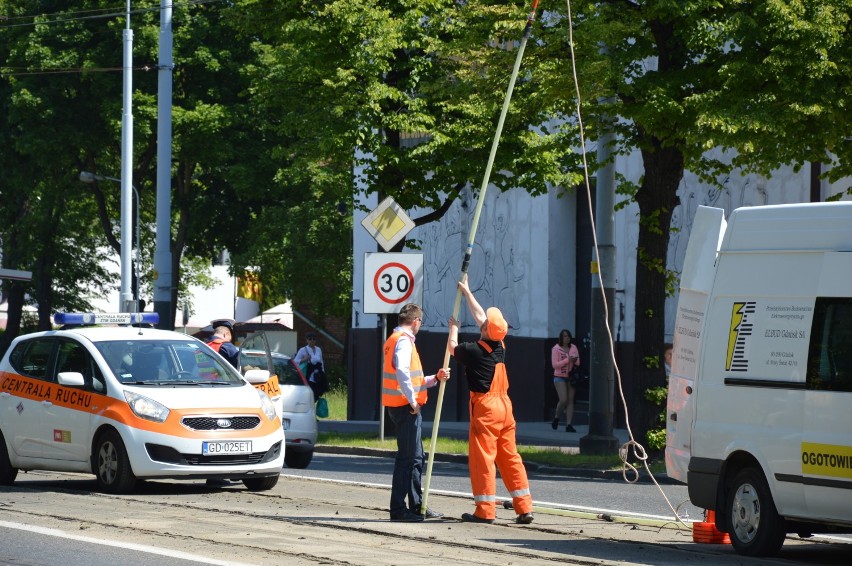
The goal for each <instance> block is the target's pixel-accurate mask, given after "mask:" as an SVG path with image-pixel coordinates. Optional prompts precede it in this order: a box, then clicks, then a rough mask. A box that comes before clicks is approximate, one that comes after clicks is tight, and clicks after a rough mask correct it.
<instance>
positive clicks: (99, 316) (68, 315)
mask: <svg viewBox="0 0 852 566" xmlns="http://www.w3.org/2000/svg"><path fill="white" fill-rule="evenodd" d="M53 322H54V323H55V324H157V323H159V322H160V314H159V313H156V312H137V313H131V312H107V313H101V312H98V313H95V312H65V313H56V314H54V315H53Z"/></svg>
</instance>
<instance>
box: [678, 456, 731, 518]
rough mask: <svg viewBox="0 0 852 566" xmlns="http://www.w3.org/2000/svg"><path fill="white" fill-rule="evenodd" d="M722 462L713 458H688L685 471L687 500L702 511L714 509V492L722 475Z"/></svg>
mask: <svg viewBox="0 0 852 566" xmlns="http://www.w3.org/2000/svg"><path fill="white" fill-rule="evenodd" d="M723 464H724V461H723V460H717V459H714V458H690V459H689V470H688V471H687V474H686V477H687V481H686V483H687V490H688V492H689V500H690V501H691V502H692V504H693V505H695V506H696V507H700V508H702V509H712V510H715V509H716V503H717V502H716V491H717V490H718V488H719V476H720V475H721V473H722V466H723Z"/></svg>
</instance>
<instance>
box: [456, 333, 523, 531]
mask: <svg viewBox="0 0 852 566" xmlns="http://www.w3.org/2000/svg"><path fill="white" fill-rule="evenodd" d="M479 345H480V346H482V347H483V348H484V349H485V351H486V352H487V353H488V354H489V355H491V356H493V355H494V354H493V350H492V348H491V347H490V346H489V345H488V344H486V343H485V342H484V341H480V342H479ZM494 361H495V362H496V367H495V369H494V378H493V380H492V381H491V388H490V390H489V391H488V393H474V392H471V393H470V435H469V437H468V441H469V444H470V447H469V450H468V452H469V454H468V461H469V466H470V485H471V488H472V489H473V500H474V501H475V502H476V511H475V512H474V514H475V515H476V516H477V517H479V518H481V519H494V518H496V515H497V509H496V504H497V476H496V471H495V469H494V464H495V462H496V464H497V469H499V470H500V477H502V478H503V483H504V484H505V485H506V489H507V490H509V494H510V495H511V496H512V505H513V506H514V508H515V513H517V514H518V515H523V514H524V513H530V512H532V497H531V496H530V484H529V481H528V480H527V471H526V469H525V468H524V462H523V461H522V460H521V456H520V454H518V448H517V446H516V444H515V428H516V425H515V417H514V416H513V415H512V401H511V400H510V399H509V395H508V391H509V380H508V379H507V377H506V364H505V363H503V360H502V359H495V360H494Z"/></svg>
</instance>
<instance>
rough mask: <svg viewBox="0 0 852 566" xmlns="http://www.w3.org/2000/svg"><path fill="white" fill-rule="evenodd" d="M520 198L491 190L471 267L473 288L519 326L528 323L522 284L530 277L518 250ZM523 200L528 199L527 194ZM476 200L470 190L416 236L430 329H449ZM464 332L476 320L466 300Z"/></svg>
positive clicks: (482, 300) (461, 315)
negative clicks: (520, 302) (520, 291)
mask: <svg viewBox="0 0 852 566" xmlns="http://www.w3.org/2000/svg"><path fill="white" fill-rule="evenodd" d="M518 198H519V196H518V195H517V194H514V193H513V192H510V193H500V192H499V191H496V190H492V191H489V192H488V193H487V194H486V200H485V202H484V203H483V205H482V210H481V211H480V216H479V226H478V229H477V234H476V237H475V241H474V245H473V250H472V254H471V260H470V265H469V266H468V281H469V284H470V288H471V290H472V291H473V292H474V293H475V294H476V298H477V300H478V301H479V302H480V303H481V304H482V306H483V307H485V308H487V307H488V306H492V305H494V306H498V307H499V308H500V309H501V310H502V311H503V314H504V316H505V317H506V320H507V321H508V322H509V324H510V327H511V328H512V329H514V330H517V329H518V328H520V325H521V324H522V321H521V316H520V313H519V309H518V299H517V293H518V289H519V285H518V284H519V283H520V282H521V281H522V280H523V279H524V277H525V275H524V272H523V270H522V269H519V266H518V258H517V257H516V250H517V249H518V246H519V242H518V239H517V233H518V231H513V230H512V226H518V224H517V223H518V222H522V225H524V226H526V225H527V222H528V219H518V218H517V217H516V216H517V211H518V207H517V200H518ZM521 198H522V197H521ZM475 210H476V201H475V200H474V198H473V197H472V196H471V195H470V194H469V193H467V194H465V195H463V196H462V198H460V199H459V201H457V202H456V203H454V204H453V205H452V206H451V207H450V210H449V211H448V212H447V214H446V215H445V216H444V218H443V219H442V220H441V222H440V223H433V224H432V225H430V226H427V227H424V228H423V229H419V231H418V232H417V234H414V237H415V238H417V239H419V240H421V241H422V244H423V248H422V249H423V254H424V256H423V264H424V265H423V271H424V279H425V281H424V295H423V303H424V304H423V307H424V310H425V313H426V316H425V319H424V321H423V324H424V326H425V327H429V328H434V327H446V325H447V320H448V319H449V317H450V315H452V312H453V306H454V301H455V298H456V293H457V287H456V282H457V281H458V279H459V277H460V276H461V268H462V261H463V259H464V252H465V248H466V247H467V243H468V240H469V239H470V232H469V231H470V228H471V223H472V222H473V216H474V212H475ZM459 319H460V320H461V321H462V331H463V332H465V331H467V332H470V331H474V330H475V328H474V326H475V325H474V323H473V321H472V320H471V317H470V313H469V311H468V309H467V306H466V305H465V304H462V305H461V308H460V309H459Z"/></svg>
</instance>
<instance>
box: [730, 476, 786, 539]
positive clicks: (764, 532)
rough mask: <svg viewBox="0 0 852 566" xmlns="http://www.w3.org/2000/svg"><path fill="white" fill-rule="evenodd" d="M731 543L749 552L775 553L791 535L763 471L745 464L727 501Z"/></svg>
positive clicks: (735, 479) (732, 486)
mask: <svg viewBox="0 0 852 566" xmlns="http://www.w3.org/2000/svg"><path fill="white" fill-rule="evenodd" d="M726 510H727V513H728V520H729V522H730V531H729V535H730V537H731V545H733V547H734V550H736V551H737V552H738V553H739V554H743V555H745V556H772V555H774V554H775V553H777V552H778V551H779V550H780V549H781V545H783V544H784V539H785V537H786V536H787V533H786V531H785V530H784V519H783V518H782V517H781V516H779V515H778V511H777V510H776V508H775V502H774V501H772V493H771V492H770V491H769V485H768V484H767V483H766V478H764V477H763V473H762V472H761V471H760V470H759V469H757V468H754V467H749V468H745V469H743V470H740V472H739V473H738V474H737V475H736V477H735V478H734V483H733V484H732V485H731V490H730V491H729V493H728V501H727V504H726Z"/></svg>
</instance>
